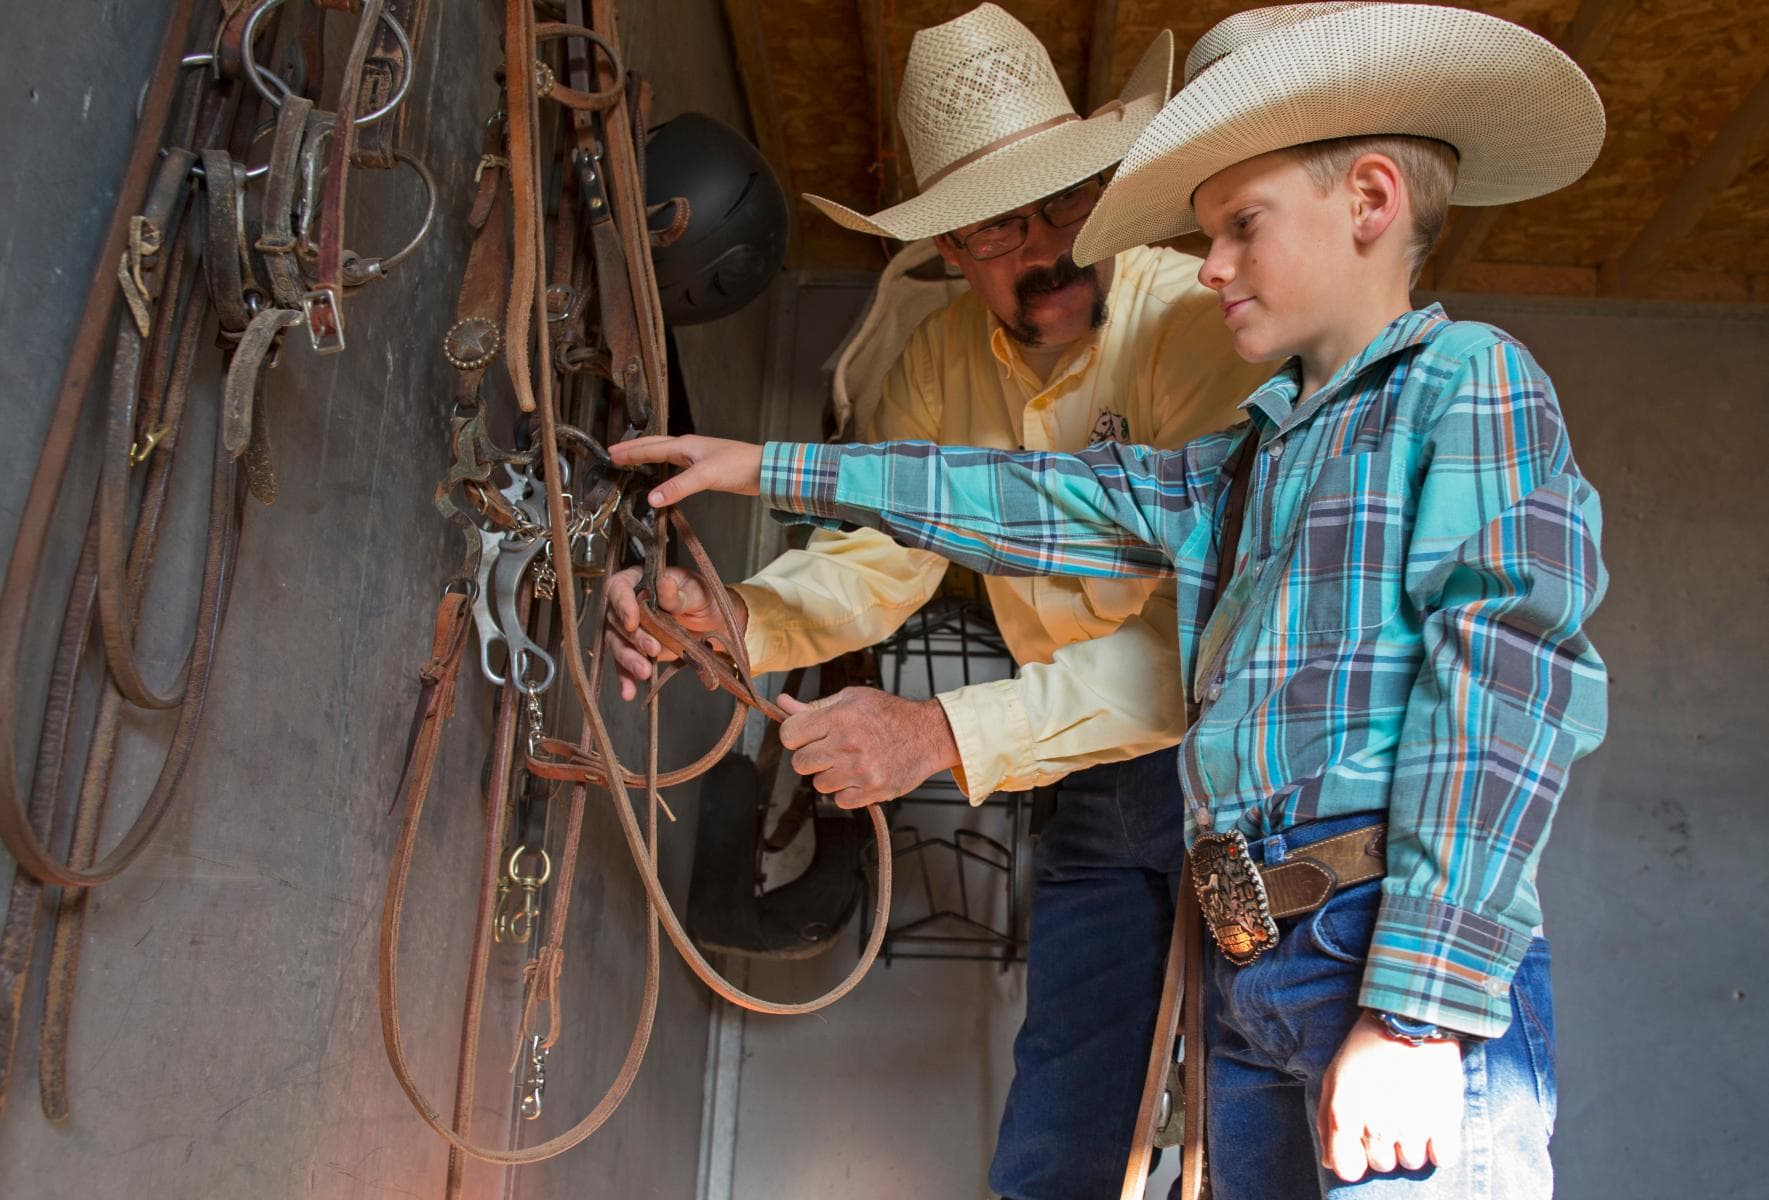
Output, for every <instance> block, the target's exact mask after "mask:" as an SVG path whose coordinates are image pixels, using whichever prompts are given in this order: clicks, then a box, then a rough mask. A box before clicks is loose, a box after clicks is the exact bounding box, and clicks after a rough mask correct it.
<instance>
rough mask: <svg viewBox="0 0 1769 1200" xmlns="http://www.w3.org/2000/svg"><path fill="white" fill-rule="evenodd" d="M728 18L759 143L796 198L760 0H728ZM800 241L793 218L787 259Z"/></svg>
mask: <svg viewBox="0 0 1769 1200" xmlns="http://www.w3.org/2000/svg"><path fill="white" fill-rule="evenodd" d="M725 19H726V21H728V22H729V23H730V26H731V48H732V51H733V53H734V54H735V55H736V57H737V74H738V77H739V78H740V79H741V80H742V81H743V98H744V101H745V103H746V104H747V105H748V106H749V121H750V125H751V126H752V127H754V129H755V138H756V145H757V146H758V147H760V149H761V151H762V156H763V157H764V158H766V159H767V160H768V162H769V164H770V165H772V166H773V168H774V174H776V175H778V176H779V177H780V186H781V187H782V188H783V189H785V191H786V194H787V196H788V197H790V198H796V197H797V195H798V191H797V189H795V188H794V187H793V185H792V161H791V159H789V158H788V157H787V153H786V130H785V127H784V125H783V124H782V122H781V119H780V96H779V93H778V92H776V91H775V89H774V71H773V67H772V66H771V65H770V64H769V62H768V43H767V38H766V37H765V35H764V33H763V31H762V13H761V6H760V3H759V0H725ZM789 202H790V201H789ZM798 242H799V236H798V222H797V221H794V222H793V223H792V240H791V242H790V243H789V244H788V249H787V261H788V262H797V261H798Z"/></svg>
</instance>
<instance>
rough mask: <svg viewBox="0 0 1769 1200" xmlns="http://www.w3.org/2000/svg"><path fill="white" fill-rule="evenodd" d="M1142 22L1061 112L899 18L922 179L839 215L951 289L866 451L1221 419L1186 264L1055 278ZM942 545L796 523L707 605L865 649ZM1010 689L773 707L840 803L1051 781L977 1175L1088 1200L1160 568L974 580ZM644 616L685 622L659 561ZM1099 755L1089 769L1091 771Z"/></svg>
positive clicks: (700, 599)
mask: <svg viewBox="0 0 1769 1200" xmlns="http://www.w3.org/2000/svg"><path fill="white" fill-rule="evenodd" d="M1171 76H1172V38H1171V35H1169V34H1167V33H1165V32H1163V33H1162V34H1161V35H1160V36H1159V37H1158V38H1157V39H1156V40H1155V42H1154V44H1153V45H1152V46H1151V47H1150V49H1149V50H1148V52H1147V53H1146V54H1145V55H1144V56H1143V59H1142V61H1141V62H1140V63H1139V64H1138V66H1137V68H1136V69H1135V70H1134V71H1133V72H1132V74H1131V77H1130V81H1129V83H1128V84H1127V85H1126V86H1125V88H1124V91H1123V92H1122V93H1121V94H1120V96H1119V98H1118V100H1116V101H1113V102H1112V103H1111V104H1109V105H1107V106H1106V107H1105V108H1104V109H1102V110H1101V111H1100V112H1099V113H1097V114H1095V115H1094V116H1092V117H1090V118H1087V119H1083V118H1081V117H1079V116H1078V115H1076V114H1075V112H1074V111H1073V109H1072V108H1071V107H1070V105H1069V102H1068V99H1067V97H1066V96H1065V94H1064V92H1063V89H1062V85H1061V83H1060V82H1059V81H1058V79H1057V76H1056V73H1055V71H1054V69H1053V68H1052V66H1051V63H1050V58H1049V55H1048V54H1047V53H1046V52H1045V50H1044V48H1043V46H1041V45H1040V44H1039V43H1038V41H1037V39H1036V38H1034V37H1033V35H1032V34H1031V32H1030V31H1029V30H1027V29H1026V28H1025V27H1024V26H1023V25H1021V24H1020V23H1019V22H1018V21H1016V20H1015V19H1014V18H1012V17H1010V16H1008V15H1007V14H1006V13H1005V12H1003V11H1002V10H1000V9H999V8H996V7H995V6H994V5H991V4H985V5H983V6H981V7H980V8H977V9H975V10H973V11H972V12H970V13H968V14H966V15H964V16H962V17H959V18H958V19H956V20H954V21H950V22H947V23H946V24H944V25H939V26H935V27H933V28H931V29H927V30H923V31H922V32H921V33H919V34H917V35H916V38H915V41H914V43H913V45H912V47H911V49H910V54H909V60H908V64H907V67H906V69H905V72H904V80H903V86H902V89H901V93H900V94H901V102H900V105H899V115H900V118H901V123H902V126H903V130H904V134H905V139H906V141H907V143H908V147H909V152H910V159H911V162H912V165H913V167H914V169H915V171H916V177H917V180H918V182H919V184H920V194H919V195H917V196H916V197H915V198H914V199H912V200H908V201H906V202H904V203H902V204H899V205H896V206H894V207H892V208H889V209H886V210H885V211H883V212H880V213H876V214H873V215H872V216H863V215H861V214H859V213H857V212H854V211H852V210H850V209H847V208H843V207H842V206H840V205H838V204H834V203H832V202H830V201H827V200H823V199H821V198H818V197H815V196H812V197H808V199H810V201H811V202H812V203H813V204H815V205H816V206H817V207H818V208H819V209H820V210H822V211H823V212H824V213H826V214H827V215H828V216H830V217H831V218H832V219H834V220H835V221H837V222H838V223H840V224H842V225H844V226H847V227H848V228H851V229H855V230H859V231H862V232H865V233H869V234H873V235H875V236H884V237H890V238H895V239H899V240H902V241H909V240H912V239H916V238H925V237H930V236H934V237H936V245H937V246H938V248H939V252H940V254H941V255H942V256H943V257H944V258H945V259H946V261H947V262H948V263H951V264H953V265H954V266H955V267H956V268H957V269H958V270H959V271H960V272H962V273H963V275H964V277H965V279H966V280H967V281H968V282H969V284H970V288H971V290H970V292H969V293H968V294H966V295H964V296H961V297H960V298H958V299H957V300H955V301H954V302H952V303H951V304H949V305H948V306H946V307H945V308H943V309H941V310H939V311H937V312H935V313H934V314H933V315H932V316H931V317H929V318H928V319H927V320H926V321H924V322H923V323H922V324H921V326H920V327H919V328H917V330H916V331H915V333H914V334H913V335H912V336H911V337H910V339H909V342H908V344H907V346H906V347H905V349H904V351H903V354H902V357H901V359H900V360H899V361H898V362H897V364H896V365H895V367H894V368H893V369H892V370H891V371H890V372H889V374H888V375H887V377H886V378H885V380H884V384H883V395H882V398H881V400H880V403H879V408H878V411H877V412H876V413H875V414H874V415H873V416H872V418H871V419H870V420H868V421H866V422H864V423H863V425H862V427H861V428H860V429H859V431H858V432H859V433H860V435H861V436H862V437H865V438H868V439H904V438H908V439H925V440H929V441H936V442H941V443H947V444H958V445H982V446H991V447H999V448H1002V449H1034V450H1064V451H1074V450H1080V449H1083V448H1085V447H1086V446H1087V445H1089V444H1090V443H1093V442H1098V441H1102V440H1120V441H1134V442H1147V443H1150V444H1153V445H1156V446H1161V447H1177V446H1180V445H1183V444H1184V443H1185V442H1187V441H1188V440H1190V439H1191V438H1194V437H1197V436H1199V435H1201V434H1205V433H1210V432H1214V431H1216V430H1218V429H1221V428H1223V427H1225V426H1227V425H1228V424H1229V423H1230V422H1231V421H1232V420H1233V419H1234V416H1235V404H1236V402H1237V401H1238V400H1239V399H1240V398H1241V397H1243V396H1245V395H1246V394H1247V393H1248V392H1250V391H1251V390H1252V389H1253V388H1254V387H1255V386H1256V385H1257V384H1258V383H1259V382H1261V381H1262V380H1263V379H1264V378H1265V377H1266V375H1268V374H1269V373H1270V368H1269V367H1268V368H1264V369H1261V368H1256V367H1250V366H1248V365H1247V364H1245V363H1243V362H1242V361H1241V360H1240V359H1239V358H1238V357H1237V356H1236V355H1235V353H1234V350H1233V347H1232V344H1231V342H1230V340H1229V338H1228V336H1227V334H1226V331H1225V330H1224V329H1223V326H1222V321H1221V319H1220V315H1219V311H1218V304H1217V300H1216V297H1215V296H1214V295H1213V294H1212V293H1210V292H1209V291H1208V290H1206V289H1204V288H1203V287H1202V286H1201V285H1200V284H1199V283H1198V281H1197V272H1198V267H1199V265H1200V264H1199V262H1198V260H1197V259H1195V258H1192V257H1190V256H1188V255H1183V254H1179V253H1176V252H1174V251H1170V250H1154V249H1149V248H1147V247H1138V248H1136V249H1132V250H1129V251H1126V252H1125V253H1123V254H1120V255H1117V256H1116V257H1115V258H1113V259H1108V260H1106V261H1104V262H1101V263H1099V264H1098V265H1096V266H1093V267H1088V268H1085V269H1083V268H1077V267H1076V265H1075V262H1074V259H1073V258H1072V256H1071V254H1070V248H1071V246H1072V245H1073V243H1074V240H1075V236H1076V233H1077V232H1078V231H1079V230H1080V228H1081V225H1082V223H1083V221H1084V220H1085V218H1086V217H1087V216H1088V214H1089V213H1090V212H1091V211H1092V210H1093V206H1094V204H1095V202H1096V201H1097V200H1098V199H1099V196H1100V193H1101V190H1102V189H1103V187H1104V183H1105V176H1106V174H1107V172H1109V171H1110V170H1111V169H1112V167H1113V166H1114V165H1115V164H1116V163H1117V162H1118V160H1119V159H1120V158H1121V157H1122V156H1123V154H1124V151H1125V149H1126V147H1128V146H1129V145H1130V143H1131V141H1132V140H1133V139H1134V138H1135V137H1136V135H1137V133H1138V132H1139V131H1140V130H1141V129H1142V128H1143V126H1144V125H1146V124H1147V123H1148V122H1149V120H1150V119H1151V118H1152V117H1153V116H1154V114H1155V113H1156V112H1157V111H1158V110H1159V109H1160V107H1161V104H1162V103H1163V101H1165V99H1166V97H1167V94H1168V90H1169V87H1170V83H1171ZM946 566H947V563H946V560H945V559H943V558H941V557H939V556H937V555H934V554H930V553H927V552H925V551H920V550H913V549H907V548H904V547H901V546H898V545H897V544H896V543H894V542H892V541H891V540H889V539H888V538H886V537H885V536H884V535H882V534H879V533H876V532H873V531H870V530H859V531H855V532H851V533H834V532H819V533H818V534H816V535H815V536H814V537H813V538H812V540H811V542H810V544H809V545H808V546H807V547H806V548H805V549H804V550H798V551H791V552H789V553H787V554H785V555H783V556H782V557H781V558H779V559H777V560H776V561H775V562H774V563H772V564H771V565H769V566H768V567H767V568H765V569H764V570H763V571H762V572H760V573H759V574H758V575H756V576H755V577H753V578H751V579H749V580H747V581H745V582H744V583H741V584H737V585H735V586H734V587H733V588H732V589H731V591H732V594H733V596H734V598H735V600H736V602H737V603H736V605H735V607H736V608H737V610H738V612H739V614H740V615H741V616H742V617H743V618H744V619H745V621H746V628H745V630H744V636H745V641H746V646H747V649H748V651H749V655H750V659H751V662H752V665H753V666H754V667H755V669H756V671H757V672H762V671H779V670H789V669H791V668H793V667H795V666H800V665H808V664H812V663H818V662H823V661H826V660H828V659H829V658H832V657H834V656H835V655H837V654H840V653H843V652H846V651H849V650H853V649H857V648H860V647H863V646H868V645H871V644H873V643H875V642H877V641H879V640H880V639H882V638H884V637H886V636H888V635H889V634H891V633H892V632H893V631H895V630H896V629H897V628H898V627H899V626H900V625H901V624H902V623H903V622H904V621H905V620H906V619H907V618H908V617H909V616H910V615H911V614H913V613H914V612H915V611H916V610H917V609H918V608H920V607H921V605H922V604H923V603H924V602H925V601H926V600H927V599H928V598H929V597H930V596H931V595H932V594H933V593H934V590H935V589H936V587H937V586H938V585H939V582H940V579H941V577H942V575H943V574H944V573H945V570H946ZM636 583H637V573H636V572H627V573H623V574H622V575H621V576H617V577H616V578H615V580H613V581H612V582H611V585H610V589H609V596H610V617H609V628H608V633H607V638H608V645H609V651H610V653H611V654H612V655H613V656H614V658H615V661H616V664H617V667H618V669H619V672H620V674H621V677H622V679H621V686H622V694H623V695H625V696H626V697H627V698H628V699H631V698H632V696H633V695H635V694H636V681H637V680H640V679H644V678H646V677H648V675H649V674H650V671H651V662H650V659H651V657H652V656H655V655H656V654H657V653H658V650H659V647H658V646H657V645H656V644H655V643H654V642H652V640H651V639H650V638H649V637H647V636H646V635H644V634H642V633H639V632H636V631H635V625H636V601H635V599H634V587H635V585H636ZM986 586H987V588H988V592H989V598H990V602H991V605H992V607H993V609H994V612H995V617H996V620H997V623H998V625H999V626H1000V629H1001V632H1002V635H1003V637H1004V639H1005V640H1006V642H1007V645H1008V647H1009V649H1010V650H1011V651H1012V653H1013V655H1014V658H1015V660H1016V661H1017V662H1018V663H1019V664H1020V671H1019V674H1018V677H1017V678H1015V679H1013V680H1008V681H1001V682H996V683H987V684H981V685H976V686H971V687H964V688H959V689H957V690H955V691H952V692H947V693H945V694H943V695H941V696H939V697H937V698H935V699H932V700H928V701H915V700H907V699H903V698H900V697H896V696H892V695H889V694H887V693H884V692H880V691H876V690H873V689H867V688H850V689H847V690H845V691H843V692H841V693H840V694H838V695H836V696H833V697H830V698H828V699H825V700H820V701H818V702H816V703H815V704H811V705H805V704H800V703H799V702H797V701H796V700H793V699H792V698H790V697H782V701H781V702H782V706H783V707H785V708H786V709H787V711H788V712H789V713H792V714H793V715H792V716H791V718H790V719H789V720H788V721H787V722H786V724H785V725H784V726H783V727H782V729H781V740H782V743H783V744H784V745H785V746H786V747H787V748H788V749H789V750H792V751H794V754H793V760H792V761H793V767H794V769H795V770H797V771H799V772H800V773H801V774H806V775H811V776H814V777H815V785H816V787H817V788H818V790H819V791H821V792H824V793H826V794H829V795H831V796H833V797H835V799H836V801H837V802H838V803H839V804H841V805H842V806H844V807H849V808H853V807H859V806H861V805H865V804H871V803H875V802H878V801H882V800H888V799H892V798H894V797H896V796H900V795H902V794H904V793H906V792H908V791H911V790H912V789H914V788H915V787H916V786H918V785H919V784H921V783H922V782H923V781H924V780H925V779H927V778H928V777H929V776H930V775H933V774H935V773H937V772H939V771H942V770H947V769H950V770H951V771H952V772H953V774H954V776H955V778H956V779H957V780H958V782H959V785H960V786H961V787H962V788H963V789H964V790H965V792H966V793H967V794H968V795H969V796H970V797H971V798H972V800H973V801H978V802H980V801H981V800H982V799H983V798H985V797H986V796H988V795H989V794H990V793H992V792H995V791H1000V790H1018V789H1024V788H1030V787H1034V786H1037V785H1040V784H1045V783H1050V782H1053V781H1056V780H1061V781H1062V783H1061V786H1060V788H1059V791H1058V802H1057V807H1056V811H1055V814H1054V816H1053V818H1052V820H1051V822H1050V824H1049V826H1048V827H1047V828H1046V829H1045V831H1044V833H1043V835H1042V837H1041V838H1040V840H1039V844H1038V849H1037V863H1036V885H1035V891H1034V896H1033V903H1032V922H1031V941H1030V947H1029V952H1028V972H1027V987H1026V1019H1025V1024H1024V1026H1023V1027H1022V1029H1021V1031H1020V1035H1019V1037H1018V1039H1017V1040H1016V1042H1015V1047H1014V1063H1015V1078H1014V1083H1013V1086H1012V1089H1011V1091H1010V1093H1009V1096H1008V1101H1007V1109H1006V1112H1005V1114H1004V1116H1003V1119H1002V1124H1001V1132H1000V1136H999V1139H998V1144H997V1147H996V1152H995V1158H994V1163H993V1165H992V1167H991V1171H990V1186H991V1188H992V1189H993V1190H994V1191H995V1192H997V1193H998V1194H999V1195H1002V1196H1004V1197H1009V1198H1011V1200H1074V1198H1075V1197H1078V1196H1100V1195H1107V1194H1116V1191H1117V1189H1118V1187H1119V1184H1120V1182H1121V1180H1122V1176H1123V1171H1124V1161H1125V1156H1126V1153H1127V1151H1128V1148H1129V1144H1130V1139H1131V1134H1132V1128H1133V1126H1134V1123H1135V1114H1136V1108H1137V1103H1138V1100H1139V1095H1140V1089H1141V1083H1142V1075H1143V1071H1144V1068H1145V1066H1146V1063H1147V1057H1148V1047H1149V1043H1150V1040H1151V1037H1152V1032H1153V1028H1154V1018H1155V1007H1156V1003H1157V1000H1158V998H1159V993H1160V985H1161V974H1162V968H1163V965H1164V961H1165V952H1166V947H1167V942H1168V937H1169V932H1170V930H1171V927H1172V921H1173V904H1172V895H1173V885H1174V883H1175V881H1176V880H1177V873H1178V870H1179V867H1180V862H1181V859H1182V857H1183V854H1184V846H1183V828H1184V819H1183V808H1182V804H1181V801H1180V797H1179V796H1178V795H1177V793H1176V789H1175V788H1174V784H1173V780H1174V768H1173V755H1172V751H1171V749H1170V748H1171V747H1172V746H1173V745H1175V744H1176V743H1177V742H1178V741H1179V739H1180V737H1181V735H1182V734H1183V732H1184V697H1183V696H1182V695H1181V694H1180V692H1179V690H1178V689H1177V687H1176V686H1175V684H1174V682H1173V679H1174V677H1173V673H1172V671H1171V670H1170V664H1171V662H1172V661H1173V659H1174V656H1175V654H1176V646H1175V633H1174V630H1175V626H1176V617H1175V610H1174V598H1173V597H1174V589H1173V585H1172V583H1171V581H1168V582H1166V583H1156V582H1152V581H1148V580H1075V579H1048V578H1034V579H1005V578H991V579H989V580H987V581H986ZM658 590H659V597H658V602H659V604H660V606H661V607H663V608H664V609H666V610H670V611H672V612H673V613H674V614H675V615H676V616H677V618H678V620H681V621H682V623H683V624H684V625H686V626H688V627H689V628H691V629H700V630H705V629H709V628H711V627H712V621H711V610H710V605H711V601H710V598H709V596H708V593H707V592H706V588H705V584H704V583H703V582H702V581H701V580H700V579H698V577H696V576H694V575H693V574H691V573H689V572H685V571H671V572H669V573H666V575H665V577H664V578H663V579H662V580H661V581H660V583H659V588H658ZM1098 764H1110V765H1098Z"/></svg>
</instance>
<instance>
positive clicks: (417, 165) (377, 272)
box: [354, 150, 436, 287]
mask: <svg viewBox="0 0 1769 1200" xmlns="http://www.w3.org/2000/svg"><path fill="white" fill-rule="evenodd" d="M393 153H394V156H395V157H396V158H398V159H399V161H400V162H403V163H407V164H409V165H410V166H411V168H412V170H414V171H416V172H417V173H418V178H419V179H420V180H421V181H422V182H423V184H424V197H425V202H424V220H423V223H422V224H420V225H419V226H418V232H417V233H415V234H413V235H412V239H411V241H409V242H407V243H406V244H405V245H404V246H402V247H400V248H399V250H397V251H396V252H394V253H393V254H389V255H388V256H387V257H386V258H381V259H371V258H364V257H363V256H362V255H360V254H359V255H355V256H354V261H357V262H368V263H372V264H373V265H372V266H371V267H370V268H369V273H368V275H367V277H366V278H363V279H361V280H360V281H359V282H358V283H357V284H356V285H355V286H357V287H360V286H362V284H364V283H367V282H368V281H369V280H370V279H379V278H381V277H382V276H384V275H386V274H387V272H389V271H391V270H392V269H393V268H394V267H397V266H398V265H399V264H400V263H402V262H404V261H405V260H406V259H407V258H409V257H410V256H411V254H412V252H413V251H415V250H416V249H417V248H418V247H419V246H421V245H423V243H424V239H425V238H427V237H429V236H430V231H431V230H432V229H433V228H435V226H436V178H435V176H433V175H431V174H430V168H429V167H426V166H425V165H424V164H423V162H422V160H420V159H419V158H418V157H417V156H416V155H414V154H411V153H408V152H407V151H405V150H395V151H394V152H393Z"/></svg>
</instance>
